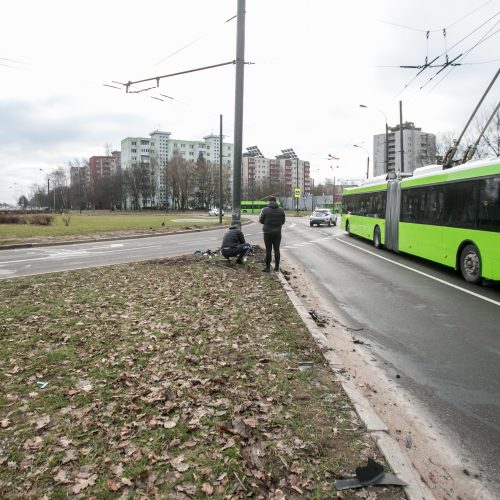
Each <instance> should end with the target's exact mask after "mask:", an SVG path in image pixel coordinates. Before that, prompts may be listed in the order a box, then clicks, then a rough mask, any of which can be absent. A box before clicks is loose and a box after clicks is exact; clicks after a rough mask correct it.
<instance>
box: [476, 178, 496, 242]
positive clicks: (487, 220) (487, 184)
mask: <svg viewBox="0 0 500 500" xmlns="http://www.w3.org/2000/svg"><path fill="white" fill-rule="evenodd" d="M477 225H478V229H483V230H485V231H497V232H499V231H500V177H492V178H491V179H482V180H480V181H479V205H478V211H477Z"/></svg>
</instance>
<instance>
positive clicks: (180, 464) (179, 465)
mask: <svg viewBox="0 0 500 500" xmlns="http://www.w3.org/2000/svg"><path fill="white" fill-rule="evenodd" d="M170 463H171V464H172V467H173V468H174V469H175V470H177V471H179V472H186V471H187V470H188V469H189V465H188V464H185V463H184V455H179V456H177V457H175V458H174V459H172V460H171V461H170Z"/></svg>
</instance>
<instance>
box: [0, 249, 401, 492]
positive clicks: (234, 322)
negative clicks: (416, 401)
mask: <svg viewBox="0 0 500 500" xmlns="http://www.w3.org/2000/svg"><path fill="white" fill-rule="evenodd" d="M260 257H261V256H259V257H256V259H257V258H260ZM260 268H261V267H260V263H259V261H257V260H255V261H253V260H249V261H248V262H247V263H246V264H245V265H244V266H238V267H235V265H232V266H228V265H227V264H226V263H225V262H223V261H221V260H220V259H218V258H214V259H207V258H205V257H201V258H197V257H194V256H193V257H184V258H177V259H165V260H158V261H152V262H143V263H134V264H126V265H120V266H111V267H106V268H99V269H90V270H80V271H73V272H66V273H58V274H51V275H44V276H37V277H30V278H20V279H13V280H4V281H1V282H0V291H1V295H2V301H1V303H0V331H1V332H2V333H1V338H0V341H1V343H2V349H1V351H0V365H1V366H2V368H3V369H2V371H1V372H0V387H1V388H2V391H1V393H0V497H5V498H16V497H17V498H25V497H43V496H44V495H46V496H47V497H48V498H63V497H64V498H66V497H68V496H74V497H75V498H78V497H94V498H116V497H123V498H144V497H147V498H172V499H185V498H206V497H213V498H221V499H222V498H247V497H252V498H273V499H276V500H277V499H283V498H305V497H307V498H318V499H323V498H332V497H336V496H339V497H340V498H359V494H362V495H364V496H363V497H364V498H387V499H395V498H404V496H403V494H402V492H401V491H400V490H399V489H396V488H389V487H378V488H377V487H371V488H367V489H363V490H362V491H359V490H358V491H354V490H352V491H347V492H343V493H340V492H336V491H335V488H334V487H333V481H334V480H335V479H336V478H339V477H344V476H345V475H348V474H352V473H353V472H354V469H355V467H356V466H358V465H361V464H365V463H366V459H367V457H368V456H371V457H374V458H375V459H377V460H381V461H383V458H382V457H380V456H379V454H378V451H377V450H376V448H375V446H374V443H373V442H372V441H371V440H370V438H369V437H368V436H367V435H366V433H365V432H364V427H363V425H362V424H361V423H360V421H359V420H358V419H357V417H356V415H355V413H354V411H353V408H352V406H351V404H350V402H349V400H348V398H347V397H346V395H345V394H344V393H343V391H342V389H341V387H340V384H339V383H338V382H337V381H336V380H335V378H334V375H333V373H332V372H331V370H330V369H329V367H328V366H327V364H326V362H325V361H324V358H323V356H322V354H321V353H320V352H319V350H318V349H317V347H316V345H315V344H314V342H313V340H312V339H311V338H310V336H309V333H308V332H307V330H306V328H305V326H304V324H303V323H302V321H301V320H300V318H299V317H298V315H297V313H296V312H295V310H294V309H293V306H292V305H291V304H290V302H289V301H288V298H287V296H286V294H285V293H284V291H283V289H282V287H281V286H280V284H279V281H278V280H277V279H276V278H275V277H274V276H273V275H263V274H262V273H261V272H260ZM304 361H307V362H308V363H307V366H308V368H307V369H305V370H301V367H303V366H304V365H303V362H304ZM355 495H356V496H355ZM370 495H371V496H370Z"/></svg>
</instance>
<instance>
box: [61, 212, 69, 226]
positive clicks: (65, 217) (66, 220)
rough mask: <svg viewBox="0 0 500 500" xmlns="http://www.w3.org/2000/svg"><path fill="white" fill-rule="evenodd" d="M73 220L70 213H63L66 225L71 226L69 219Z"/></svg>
mask: <svg viewBox="0 0 500 500" xmlns="http://www.w3.org/2000/svg"><path fill="white" fill-rule="evenodd" d="M70 220H71V215H70V214H63V216H62V221H63V223H64V225H65V226H66V227H68V226H69V221H70Z"/></svg>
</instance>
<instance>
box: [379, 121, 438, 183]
mask: <svg viewBox="0 0 500 500" xmlns="http://www.w3.org/2000/svg"><path fill="white" fill-rule="evenodd" d="M400 131H401V128H400V126H399V125H397V126H395V127H389V129H388V134H387V146H386V134H377V135H375V136H373V176H374V177H376V176H378V175H383V174H384V173H386V172H388V171H390V170H393V171H396V172H413V171H414V170H415V169H416V168H418V167H423V166H425V165H430V164H432V163H434V162H435V161H436V136H435V135H434V134H429V133H427V132H422V129H421V128H417V127H415V124H414V123H412V122H405V123H403V148H402V149H403V165H401V132H400ZM386 147H387V162H386ZM386 163H387V165H386Z"/></svg>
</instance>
